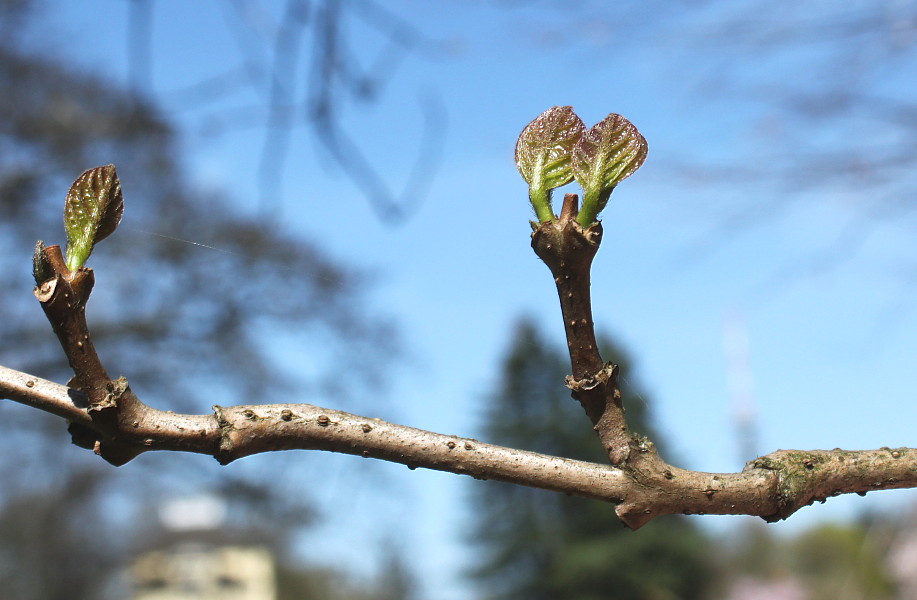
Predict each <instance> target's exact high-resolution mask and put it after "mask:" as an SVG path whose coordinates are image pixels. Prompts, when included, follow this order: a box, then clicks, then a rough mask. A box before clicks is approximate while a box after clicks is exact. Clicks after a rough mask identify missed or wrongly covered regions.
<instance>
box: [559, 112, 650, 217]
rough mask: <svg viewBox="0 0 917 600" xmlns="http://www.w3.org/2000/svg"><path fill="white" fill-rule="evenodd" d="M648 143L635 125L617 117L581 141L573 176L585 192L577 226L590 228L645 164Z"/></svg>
mask: <svg viewBox="0 0 917 600" xmlns="http://www.w3.org/2000/svg"><path fill="white" fill-rule="evenodd" d="M646 150H647V146H646V140H645V139H644V138H643V136H642V135H640V132H639V131H637V128H636V127H634V125H633V124H632V123H631V122H630V121H628V120H627V119H625V118H624V117H622V116H621V115H616V114H614V113H612V114H610V115H608V116H607V117H605V118H604V119H602V120H601V121H599V122H598V123H596V124H595V125H593V126H592V127H591V128H590V129H589V131H587V132H585V133H584V134H583V136H582V137H581V138H580V140H579V142H578V143H577V144H576V147H575V148H574V149H573V174H574V177H576V182H577V183H579V184H580V186H582V188H583V205H582V207H581V208H580V211H579V215H578V216H577V219H576V220H577V222H578V223H579V224H580V225H582V226H583V227H588V226H589V225H591V224H592V223H593V222H594V221H595V220H596V217H598V214H599V213H600V212H601V211H602V209H603V208H605V204H607V202H608V197H609V196H610V195H611V191H612V190H613V189H614V188H615V186H616V185H618V184H619V183H621V182H622V181H624V180H625V179H627V178H628V177H630V176H631V175H633V174H634V172H635V171H636V170H637V169H639V168H640V165H642V164H643V161H644V160H646Z"/></svg>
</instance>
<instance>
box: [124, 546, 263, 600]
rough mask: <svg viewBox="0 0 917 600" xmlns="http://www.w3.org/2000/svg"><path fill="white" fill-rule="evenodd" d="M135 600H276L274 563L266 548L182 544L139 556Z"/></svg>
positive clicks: (134, 573) (133, 567) (135, 569)
mask: <svg viewBox="0 0 917 600" xmlns="http://www.w3.org/2000/svg"><path fill="white" fill-rule="evenodd" d="M130 576H131V583H132V587H133V596H132V600H274V599H275V598H276V596H277V593H276V585H275V581H274V560H273V557H272V556H271V553H270V551H268V549H267V548H263V547H257V546H252V547H246V546H233V545H219V544H216V545H211V544H207V543H201V542H191V541H182V542H178V543H176V544H175V545H173V546H171V547H166V548H163V549H160V550H153V551H150V552H146V553H144V554H141V555H140V556H138V557H137V558H136V559H135V560H134V562H133V564H132V565H131V569H130Z"/></svg>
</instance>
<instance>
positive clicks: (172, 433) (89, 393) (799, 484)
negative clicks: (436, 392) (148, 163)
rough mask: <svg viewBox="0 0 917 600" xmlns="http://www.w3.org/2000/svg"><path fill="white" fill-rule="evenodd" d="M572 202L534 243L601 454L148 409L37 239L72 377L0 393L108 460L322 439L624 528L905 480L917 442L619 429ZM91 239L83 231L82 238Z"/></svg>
mask: <svg viewBox="0 0 917 600" xmlns="http://www.w3.org/2000/svg"><path fill="white" fill-rule="evenodd" d="M112 172H113V171H112ZM77 182H80V180H79V179H78V180H77ZM75 185H76V184H75ZM81 198H82V196H78V197H77V200H80V199H81ZM103 200H105V199H104V198H103ZM577 203H578V198H577V196H576V195H575V194H567V196H566V197H565V198H564V204H563V208H562V210H561V215H560V217H558V218H554V219H551V220H548V221H545V222H543V223H540V224H535V225H533V228H534V233H533V234H532V247H533V249H534V250H535V252H536V253H537V254H538V256H539V257H541V258H542V260H544V262H545V263H546V264H547V265H548V267H549V268H550V269H551V272H552V274H553V275H554V281H555V283H556V284H557V291H558V296H559V298H560V304H561V312H562V314H563V318H564V326H565V330H566V333H567V346H568V349H569V352H570V361H571V366H572V370H573V375H572V376H570V377H568V379H567V386H568V387H569V388H570V389H571V391H572V394H573V396H574V397H575V398H577V399H578V400H579V401H580V403H581V404H582V406H583V408H584V409H585V411H586V414H587V415H588V416H589V418H590V419H591V420H592V422H593V425H594V429H595V430H596V432H597V433H598V437H599V439H600V441H601V442H602V444H603V446H604V448H605V450H606V452H607V453H608V456H609V458H610V460H611V465H599V464H594V463H588V462H582V461H576V460H571V459H566V458H560V457H555V456H547V455H544V454H538V453H534V452H526V451H523V450H516V449H512V448H505V447H501V446H495V445H491V444H485V443H482V442H479V441H477V440H474V439H470V438H463V437H457V436H451V435H443V434H439V433H433V432H430V431H424V430H420V429H415V428H412V427H407V426H404V425H396V424H392V423H387V422H385V421H382V420H379V419H373V418H368V417H362V416H359V415H353V414H349V413H345V412H341V411H337V410H331V409H326V408H321V407H318V406H313V405H310V404H268V405H261V406H234V407H221V406H214V407H213V411H214V412H213V414H209V415H182V414H176V413H173V412H171V411H168V412H166V411H161V410H157V409H155V408H152V407H150V406H147V405H146V404H144V403H143V402H141V401H140V399H139V398H137V397H136V396H135V395H134V393H133V392H132V391H131V389H130V386H129V385H128V383H127V380H126V379H124V378H123V377H120V378H118V379H115V380H112V379H110V378H109V376H108V374H107V372H106V370H105V368H104V366H103V365H102V362H101V360H100V359H99V357H98V355H97V354H96V352H95V350H94V348H93V344H92V340H91V338H90V334H89V328H88V326H87V324H86V318H85V308H86V303H87V302H88V299H89V295H90V293H91V291H92V285H93V281H94V278H93V273H92V270H91V269H87V268H85V267H74V270H73V271H71V270H70V269H69V268H68V267H67V265H66V263H65V261H64V260H63V257H62V256H61V252H60V248H59V247H57V246H51V247H48V248H45V247H44V246H43V245H42V244H41V243H40V242H39V243H38V244H37V246H36V253H35V261H34V274H35V279H36V283H37V287H36V288H35V292H34V293H35V296H36V298H37V299H38V300H39V302H40V303H41V306H42V308H43V310H44V312H45V315H46V316H47V318H48V320H49V321H50V323H51V326H52V328H53V330H54V333H55V334H56V335H57V337H58V340H59V342H60V344H61V347H62V348H63V350H64V352H65V354H66V355H67V358H68V361H69V363H70V366H71V368H72V369H73V372H74V377H73V379H72V380H71V384H70V385H69V386H63V385H58V384H55V383H52V382H50V381H45V380H43V379H40V378H38V377H33V376H31V375H28V374H26V373H21V372H19V371H15V370H12V369H8V368H6V367H0V399H4V398H6V399H10V400H13V401H16V402H20V403H22V404H26V405H28V406H31V407H34V408H37V409H40V410H44V411H46V412H49V413H51V414H54V415H57V416H59V417H63V418H64V419H67V420H68V421H69V422H70V428H69V431H70V433H71V436H72V441H73V443H74V444H76V445H78V446H80V447H83V448H90V449H92V450H94V451H95V452H96V453H97V454H98V455H100V456H101V457H102V458H103V459H105V460H106V461H108V462H109V463H111V464H113V465H116V466H118V465H122V464H125V463H126V462H128V461H130V460H131V459H133V458H135V457H136V456H139V455H140V454H142V453H144V452H147V451H150V450H171V451H181V452H194V453H199V454H207V455H211V456H213V457H214V458H216V459H217V460H218V461H219V462H220V463H221V464H224V465H225V464H229V463H230V462H232V461H234V460H237V459H239V458H242V457H245V456H250V455H252V454H257V453H262V452H271V451H275V450H294V449H300V450H326V451H330V452H341V453H345V454H353V455H357V456H362V457H365V458H377V459H381V460H386V461H391V462H396V463H401V464H404V465H407V466H408V467H409V468H411V469H415V468H417V467H424V468H428V469H435V470H439V471H448V472H451V473H459V474H465V475H470V476H472V477H475V478H477V479H494V480H498V481H504V482H508V483H515V484H520V485H526V486H531V487H537V488H542V489H546V490H553V491H557V492H563V493H567V494H571V495H577V496H583V497H586V498H594V499H598V500H604V501H607V502H612V503H614V504H616V505H617V508H616V513H617V515H618V517H619V518H620V519H621V520H622V521H623V522H624V523H625V524H626V525H627V526H629V527H631V528H634V529H636V528H638V527H640V526H642V525H643V524H645V523H647V522H648V521H650V520H651V519H653V518H654V517H657V516H659V515H665V514H674V513H684V514H743V515H752V516H759V517H762V518H764V519H766V520H768V521H774V520H779V519H784V518H786V517H788V516H789V515H791V514H793V513H794V512H795V511H797V510H798V509H799V508H801V507H802V506H806V505H808V504H811V503H812V502H814V501H816V500H818V501H824V500H825V499H826V498H827V497H829V496H836V495H839V494H843V493H850V492H854V493H859V494H865V493H866V492H868V491H871V490H877V489H891V488H905V487H917V450H914V449H909V448H899V449H895V450H891V449H888V448H882V449H879V450H866V451H856V452H851V451H844V450H840V449H835V450H830V451H826V450H813V451H797V450H781V451H778V452H774V453H772V454H769V455H767V456H763V457H761V458H758V459H756V460H754V461H752V462H750V463H749V464H748V465H746V467H745V469H743V470H742V472H740V473H719V474H718V473H704V472H699V471H687V470H683V469H679V468H676V467H673V466H671V465H669V464H667V463H666V462H665V461H663V460H662V459H661V458H660V457H659V455H658V453H657V452H656V448H655V446H654V445H653V443H652V442H651V441H649V440H648V439H646V438H643V437H641V436H638V435H633V434H631V433H630V432H629V431H628V428H627V424H626V422H625V419H624V410H623V407H622V406H621V395H620V392H619V390H618V388H617V384H616V375H617V366H615V365H612V364H606V363H604V362H603V361H602V358H601V356H600V355H599V352H598V349H597V348H596V337H595V329H594V326H593V322H592V307H591V300H590V293H589V285H590V273H589V271H590V268H591V264H592V259H593V258H594V256H595V254H596V252H597V251H598V247H599V243H600V242H601V231H602V229H601V225H600V224H599V223H593V224H591V225H590V226H589V227H586V228H585V229H584V228H583V227H582V226H581V225H580V224H579V223H577V211H578V209H577ZM118 216H120V213H119V215H118ZM104 225H105V224H103V226H104ZM115 225H117V222H116V221H115ZM113 228H114V226H111V229H112V230H113ZM78 233H79V231H78ZM108 233H110V231H109V232H108ZM68 235H69V233H68ZM104 235H107V233H104V234H103V235H102V236H101V237H104ZM101 237H100V238H99V239H101ZM95 241H96V240H95V238H90V239H89V243H90V244H92V243H95ZM90 250H91V246H90ZM86 255H87V256H88V252H87V253H86Z"/></svg>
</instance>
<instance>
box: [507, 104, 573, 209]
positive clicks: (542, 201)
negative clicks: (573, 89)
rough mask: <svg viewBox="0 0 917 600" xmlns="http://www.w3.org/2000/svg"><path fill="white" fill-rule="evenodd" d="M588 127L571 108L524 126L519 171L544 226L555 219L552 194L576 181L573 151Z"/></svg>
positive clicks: (518, 151)
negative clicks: (572, 166)
mask: <svg viewBox="0 0 917 600" xmlns="http://www.w3.org/2000/svg"><path fill="white" fill-rule="evenodd" d="M585 130H586V126H585V125H583V121H582V120H581V119H580V118H579V117H578V116H576V113H574V112H573V108H572V107H570V106H555V107H553V108H549V109H548V110H546V111H544V112H543V113H541V114H540V115H538V117H536V118H535V120H534V121H532V122H531V123H529V124H528V125H526V126H525V129H523V130H522V133H520V134H519V139H518V141H517V142H516V167H517V168H518V169H519V173H520V174H521V175H522V178H523V179H525V181H526V183H528V184H529V200H530V201H531V202H532V207H533V208H534V209H535V215H536V216H537V217H538V220H539V221H540V222H542V223H544V222H546V221H550V220H551V219H553V218H554V213H553V211H552V209H551V190H553V189H554V188H557V187H560V186H562V185H565V184H567V183H570V181H572V180H573V170H572V169H571V164H570V161H571V158H572V155H573V147H574V146H575V145H576V143H577V142H578V141H579V140H580V137H581V136H582V135H583V132H584V131H585Z"/></svg>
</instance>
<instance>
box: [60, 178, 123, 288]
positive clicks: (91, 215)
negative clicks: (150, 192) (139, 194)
mask: <svg viewBox="0 0 917 600" xmlns="http://www.w3.org/2000/svg"><path fill="white" fill-rule="evenodd" d="M123 212H124V197H123V196H122V195H121V183H120V182H119V181H118V174H117V173H116V172H115V166H114V165H105V166H104V167H96V168H94V169H89V170H88V171H84V172H83V174H82V175H80V176H79V177H77V178H76V181H74V182H73V185H71V186H70V191H68V192H67V200H66V201H65V202H64V230H65V231H66V233H67V261H66V262H67V268H68V269H70V270H71V271H75V270H76V269H77V268H79V267H81V266H83V264H84V263H85V262H86V259H87V258H89V255H90V254H91V253H92V249H93V247H94V246H95V245H96V244H97V243H99V242H100V241H102V240H103V239H105V238H106V237H108V236H109V235H111V233H112V232H113V231H114V230H115V228H117V227H118V223H120V222H121V213H123Z"/></svg>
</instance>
